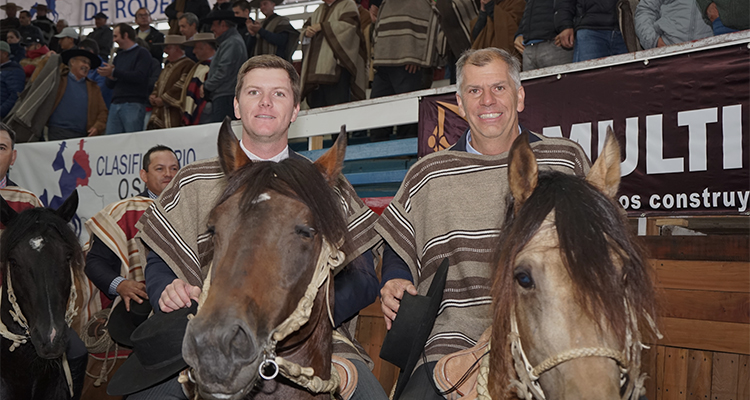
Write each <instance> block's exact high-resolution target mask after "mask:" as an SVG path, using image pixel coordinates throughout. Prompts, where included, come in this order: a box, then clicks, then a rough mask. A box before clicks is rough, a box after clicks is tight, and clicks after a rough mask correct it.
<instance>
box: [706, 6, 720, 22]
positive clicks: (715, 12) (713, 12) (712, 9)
mask: <svg viewBox="0 0 750 400" xmlns="http://www.w3.org/2000/svg"><path fill="white" fill-rule="evenodd" d="M706 17H708V19H709V21H711V22H714V21H716V19H717V18H719V9H718V8H717V7H716V3H711V4H709V5H708V7H707V8H706Z"/></svg>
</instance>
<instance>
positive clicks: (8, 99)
mask: <svg viewBox="0 0 750 400" xmlns="http://www.w3.org/2000/svg"><path fill="white" fill-rule="evenodd" d="M25 84H26V75H25V74H24V73H23V68H22V67H21V65H20V64H18V62H16V61H13V60H11V59H10V46H9V45H8V43H7V42H0V119H2V118H5V116H6V115H8V113H9V112H10V110H11V109H12V108H13V106H14V105H15V104H16V101H18V94H19V93H21V92H23V87H24V85H25Z"/></svg>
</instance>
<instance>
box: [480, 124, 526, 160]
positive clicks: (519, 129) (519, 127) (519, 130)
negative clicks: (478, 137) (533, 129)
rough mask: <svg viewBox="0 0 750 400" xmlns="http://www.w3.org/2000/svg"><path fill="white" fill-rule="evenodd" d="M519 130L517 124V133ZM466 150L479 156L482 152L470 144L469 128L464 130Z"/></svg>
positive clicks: (519, 132)
mask: <svg viewBox="0 0 750 400" xmlns="http://www.w3.org/2000/svg"><path fill="white" fill-rule="evenodd" d="M521 132H522V130H521V125H518V134H519V135H520V134H521ZM466 152H467V153H469V154H478V155H480V156H481V155H483V154H482V153H480V152H479V151H477V149H475V148H474V146H472V145H471V129H469V130H468V131H467V132H466Z"/></svg>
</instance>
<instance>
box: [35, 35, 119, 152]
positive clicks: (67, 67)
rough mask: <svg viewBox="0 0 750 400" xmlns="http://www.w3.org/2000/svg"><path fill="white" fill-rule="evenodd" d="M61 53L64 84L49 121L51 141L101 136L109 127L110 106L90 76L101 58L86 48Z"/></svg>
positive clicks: (58, 92) (57, 95) (59, 88)
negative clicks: (108, 108)
mask: <svg viewBox="0 0 750 400" xmlns="http://www.w3.org/2000/svg"><path fill="white" fill-rule="evenodd" d="M61 56H62V62H63V63H62V65H60V85H59V86H58V88H57V93H56V97H55V106H54V108H53V109H52V114H50V116H49V121H48V122H47V128H48V134H49V136H48V137H49V140H62V139H72V138H77V137H85V136H96V135H101V134H102V133H104V129H105V127H106V126H107V107H106V106H105V104H104V99H103V98H102V92H101V91H100V90H99V85H97V84H96V82H94V81H92V80H90V79H88V78H87V76H88V73H89V71H90V70H91V69H96V68H98V67H99V65H100V64H101V59H100V58H99V56H98V55H96V54H93V53H91V52H88V51H86V50H83V49H71V50H66V51H64V52H62V54H61ZM84 105H86V106H85V107H84Z"/></svg>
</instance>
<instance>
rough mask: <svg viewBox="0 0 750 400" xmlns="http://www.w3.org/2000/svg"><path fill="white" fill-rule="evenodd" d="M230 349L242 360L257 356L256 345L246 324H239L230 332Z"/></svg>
mask: <svg viewBox="0 0 750 400" xmlns="http://www.w3.org/2000/svg"><path fill="white" fill-rule="evenodd" d="M228 337H229V342H228V344H229V349H230V352H231V353H232V354H234V355H235V356H237V357H239V358H240V359H252V358H254V356H253V355H254V354H255V345H254V342H253V339H252V335H251V334H250V332H249V329H248V328H247V327H246V326H245V324H244V323H242V322H239V323H237V325H234V326H233V327H232V329H231V330H230V331H229V332H228Z"/></svg>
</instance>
